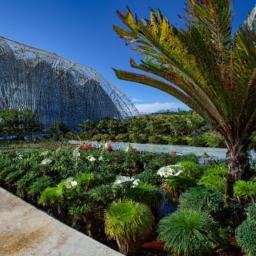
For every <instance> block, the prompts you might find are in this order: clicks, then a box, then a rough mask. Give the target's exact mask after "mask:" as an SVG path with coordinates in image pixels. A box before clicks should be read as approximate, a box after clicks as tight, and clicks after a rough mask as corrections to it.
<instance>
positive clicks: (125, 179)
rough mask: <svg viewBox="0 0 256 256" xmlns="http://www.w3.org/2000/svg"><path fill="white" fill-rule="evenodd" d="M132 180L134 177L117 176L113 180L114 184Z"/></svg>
mask: <svg viewBox="0 0 256 256" xmlns="http://www.w3.org/2000/svg"><path fill="white" fill-rule="evenodd" d="M134 180H135V179H134V177H128V176H118V177H117V178H116V180H115V182H114V185H121V184H122V183H126V182H133V181H134Z"/></svg>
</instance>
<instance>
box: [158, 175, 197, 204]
mask: <svg viewBox="0 0 256 256" xmlns="http://www.w3.org/2000/svg"><path fill="white" fill-rule="evenodd" d="M195 185H196V180H195V179H194V178H192V177H190V176H187V175H180V176H170V177H168V178H167V179H166V180H165V183H164V184H163V187H164V190H165V191H166V193H167V195H168V196H169V197H170V199H171V200H172V201H173V200H177V199H178V198H179V196H180V194H181V193H183V192H184V191H185V190H187V189H188V188H190V187H194V186H195Z"/></svg>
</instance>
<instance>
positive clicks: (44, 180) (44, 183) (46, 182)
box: [28, 176, 52, 196]
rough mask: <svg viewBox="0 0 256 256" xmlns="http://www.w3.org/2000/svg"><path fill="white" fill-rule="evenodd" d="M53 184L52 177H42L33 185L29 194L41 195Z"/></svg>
mask: <svg viewBox="0 0 256 256" xmlns="http://www.w3.org/2000/svg"><path fill="white" fill-rule="evenodd" d="M51 184H52V180H51V178H50V177H47V176H45V177H40V178H38V179H37V180H36V181H35V182H33V183H32V185H31V186H30V187H29V189H28V194H29V195H32V196H34V195H35V194H38V193H40V192H41V191H43V190H44V189H45V188H46V187H48V186H50V185H51Z"/></svg>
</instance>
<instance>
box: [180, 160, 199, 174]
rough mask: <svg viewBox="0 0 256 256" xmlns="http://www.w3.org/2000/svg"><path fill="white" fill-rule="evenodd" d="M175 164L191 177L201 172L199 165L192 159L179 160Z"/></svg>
mask: <svg viewBox="0 0 256 256" xmlns="http://www.w3.org/2000/svg"><path fill="white" fill-rule="evenodd" d="M177 165H180V166H181V169H182V170H183V171H184V173H185V174H187V175H190V176H192V177H195V178H196V177H199V176H200V175H201V173H202V168H201V166H200V165H199V164H198V163H196V162H194V161H181V162H178V163H177Z"/></svg>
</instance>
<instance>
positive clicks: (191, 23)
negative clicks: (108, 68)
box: [114, 0, 256, 184]
mask: <svg viewBox="0 0 256 256" xmlns="http://www.w3.org/2000/svg"><path fill="white" fill-rule="evenodd" d="M255 13H256V7H255V9H254V10H253V11H252V12H251V14H250V15H249V17H248V19H247V20H246V21H245V23H244V24H243V25H241V26H240V27H239V28H238V30H237V31H236V32H235V35H234V36H232V20H233V11H232V0H187V1H186V9H185V15H184V16H182V17H181V20H182V21H183V24H184V26H182V27H175V26H174V25H172V24H171V23H170V22H169V21H168V19H167V18H166V17H165V16H163V14H162V13H161V11H160V10H157V11H155V10H151V13H150V19H149V20H148V19H138V17H137V16H136V15H134V14H133V13H132V12H131V10H129V8H128V10H127V12H126V13H125V14H124V15H123V14H122V13H120V12H119V11H118V12H117V14H118V16H119V17H120V19H121V20H122V22H123V23H124V25H125V28H121V27H118V26H114V30H115V31H116V32H117V33H118V34H119V35H120V37H121V38H123V39H124V40H125V42H126V43H127V44H132V45H133V46H134V47H133V49H134V50H135V51H137V52H139V53H140V54H141V55H142V56H143V59H142V60H140V61H139V63H136V62H135V61H134V60H133V59H131V60H130V63H131V66H132V67H133V68H135V69H138V70H141V71H143V73H133V72H127V71H121V70H114V71H115V73H116V75H117V77H118V78H120V79H122V80H127V81H131V82H137V83H141V84H145V85H148V86H151V87H154V88H157V89H160V90H161V91H164V92H166V93H169V94H170V95H172V96H174V97H176V98H177V99H179V100H180V101H182V102H184V103H185V104H186V105H188V106H189V107H190V108H192V109H193V110H195V111H196V112H197V113H199V114H200V115H201V116H202V117H203V118H204V119H205V120H206V121H207V122H208V123H210V124H211V125H213V126H214V127H215V128H216V130H217V131H218V132H219V133H220V134H221V135H222V136H223V137H224V139H225V142H226V146H227V149H228V153H227V159H228V162H229V169H230V183H231V184H232V183H233V182H234V181H236V180H238V179H246V178H248V176H249V175H250V171H249V162H248V145H249V139H250V135H251V133H252V131H253V130H254V129H255V127H256V48H255V44H256V26H255Z"/></svg>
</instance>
